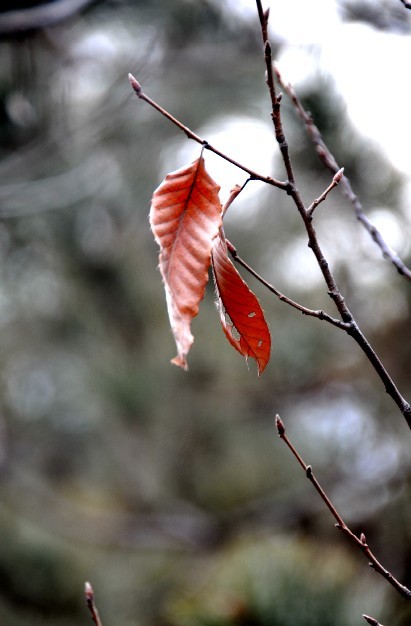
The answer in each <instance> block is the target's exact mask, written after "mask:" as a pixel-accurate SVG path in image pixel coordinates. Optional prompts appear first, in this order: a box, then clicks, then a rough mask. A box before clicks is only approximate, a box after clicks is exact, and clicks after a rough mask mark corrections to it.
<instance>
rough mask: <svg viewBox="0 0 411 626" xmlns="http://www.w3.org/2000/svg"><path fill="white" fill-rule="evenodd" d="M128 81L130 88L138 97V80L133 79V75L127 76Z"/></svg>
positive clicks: (139, 88) (139, 87) (139, 92)
mask: <svg viewBox="0 0 411 626" xmlns="http://www.w3.org/2000/svg"><path fill="white" fill-rule="evenodd" d="M128 80H129V81H130V85H131V86H132V88H133V89H134V91H135V92H136V94H137V95H138V96H139V95H140V94H141V91H142V88H141V85H140V83H139V82H138V80H137V79H136V78H134V76H133V74H129V75H128Z"/></svg>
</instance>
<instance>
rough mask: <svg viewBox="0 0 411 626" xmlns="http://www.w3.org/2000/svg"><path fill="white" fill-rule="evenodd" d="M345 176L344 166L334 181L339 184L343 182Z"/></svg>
mask: <svg viewBox="0 0 411 626" xmlns="http://www.w3.org/2000/svg"><path fill="white" fill-rule="evenodd" d="M343 176H344V168H343V167H342V168H341V169H340V170H338V172H337V173H336V175H335V176H334V178H333V181H334V182H335V183H336V184H337V185H338V183H339V182H341V179H342V177H343Z"/></svg>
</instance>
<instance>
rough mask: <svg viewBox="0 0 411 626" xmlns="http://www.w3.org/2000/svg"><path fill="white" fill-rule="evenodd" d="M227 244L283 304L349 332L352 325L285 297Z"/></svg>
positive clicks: (239, 262) (244, 265)
mask: <svg viewBox="0 0 411 626" xmlns="http://www.w3.org/2000/svg"><path fill="white" fill-rule="evenodd" d="M226 242H227V248H228V250H229V252H230V254H231V256H232V257H233V259H234V261H236V263H238V264H239V265H241V266H242V267H244V269H246V270H247V272H249V273H250V274H251V275H252V276H254V278H256V279H257V280H258V281H259V282H260V283H261V284H262V285H264V287H266V288H267V289H268V290H269V291H271V292H272V293H274V294H275V295H276V296H277V298H278V299H279V300H281V302H285V303H286V304H289V305H290V306H292V307H293V308H294V309H297V310H298V311H300V312H301V313H302V314H303V315H309V316H310V317H317V318H318V319H320V320H325V321H326V322H329V323H330V324H332V325H333V326H337V328H341V330H345V331H347V330H348V329H349V328H350V324H346V323H345V322H342V321H341V320H337V319H335V318H334V317H331V315H328V313H325V311H321V310H317V311H315V310H314V309H308V308H307V307H305V306H303V305H302V304H299V303H298V302H295V301H294V300H291V298H288V297H287V296H285V295H284V294H283V293H281V291H279V290H278V289H276V287H274V286H273V285H271V284H270V283H269V282H267V281H266V280H265V279H264V278H263V277H262V276H260V274H258V273H257V272H256V271H255V270H254V269H253V268H252V267H251V266H250V265H248V263H246V262H245V261H244V260H243V259H242V258H241V257H240V256H239V254H238V252H237V249H236V248H235V247H234V246H233V244H232V243H231V242H230V241H228V239H226Z"/></svg>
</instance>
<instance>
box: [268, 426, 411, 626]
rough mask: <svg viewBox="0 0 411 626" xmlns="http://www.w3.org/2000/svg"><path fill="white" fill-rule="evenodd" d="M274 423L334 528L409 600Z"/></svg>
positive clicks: (408, 593)
mask: <svg viewBox="0 0 411 626" xmlns="http://www.w3.org/2000/svg"><path fill="white" fill-rule="evenodd" d="M275 423H276V427H277V431H278V435H279V437H280V438H281V439H282V440H283V441H284V443H285V444H286V445H287V446H288V448H289V449H290V450H291V452H292V453H293V455H294V456H295V458H296V459H297V461H298V463H299V464H300V465H301V467H302V468H303V470H304V472H305V475H306V476H307V478H308V480H309V481H310V482H311V483H312V485H313V486H314V488H315V490H316V491H317V493H318V494H319V495H320V497H321V499H322V500H323V502H324V503H325V505H326V506H327V508H328V509H329V511H330V512H331V514H332V516H333V517H334V519H335V520H336V522H337V523H336V525H335V526H336V528H338V529H339V530H341V532H342V533H344V535H346V536H347V537H348V538H349V539H350V540H351V542H352V543H354V544H355V545H356V546H357V548H359V549H360V550H361V552H362V553H363V554H364V555H365V556H366V558H367V559H368V561H369V565H370V567H372V569H374V570H375V571H376V572H377V573H378V574H380V575H381V576H383V578H385V579H386V580H387V581H388V582H389V583H390V584H391V585H392V586H393V587H394V589H395V590H396V591H398V593H399V594H401V595H402V596H403V597H404V598H406V599H407V600H411V591H410V590H409V589H408V588H407V587H405V586H404V585H402V584H401V583H400V582H399V581H398V580H397V579H396V578H394V576H393V575H392V574H391V573H390V572H389V571H388V570H386V569H385V568H384V567H383V566H382V565H381V563H380V562H379V561H378V560H377V558H376V557H375V556H374V554H373V553H372V552H371V550H370V548H369V546H368V544H367V540H366V538H365V535H364V534H363V533H361V535H360V537H357V536H356V535H355V534H354V533H353V532H352V531H351V530H350V528H349V527H348V526H347V524H346V523H345V522H344V520H343V518H342V517H341V515H340V514H339V512H338V511H337V509H336V508H335V506H334V504H333V503H332V502H331V500H330V498H329V497H328V495H327V494H326V493H325V491H324V489H323V488H322V487H321V485H320V483H319V482H318V480H317V479H316V477H315V476H314V473H313V470H312V467H311V465H306V464H305V462H304V461H303V459H302V457H301V456H300V454H299V453H298V452H297V450H296V448H295V447H294V446H293V444H292V443H291V441H290V440H289V438H288V437H287V435H286V433H285V427H284V424H283V422H282V420H281V418H280V416H279V415H276V418H275ZM371 623H372V622H371ZM377 623H378V622H375V624H377Z"/></svg>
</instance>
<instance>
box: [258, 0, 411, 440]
mask: <svg viewBox="0 0 411 626" xmlns="http://www.w3.org/2000/svg"><path fill="white" fill-rule="evenodd" d="M256 2H257V9H258V15H259V18H260V25H261V34H262V39H263V43H264V56H265V63H266V69H267V80H266V82H267V85H268V88H269V91H270V97H271V102H272V107H273V111H272V117H273V121H274V126H275V130H276V137H277V141H279V139H280V136H281V141H279V144H280V149H281V154H282V157H283V161H284V166H285V169H286V171H287V173H288V176H289V186H288V189H287V190H286V191H287V193H288V194H289V195H290V196H291V197H292V199H293V201H294V204H295V205H296V207H297V210H298V212H299V213H300V216H301V218H302V220H303V222H304V226H305V229H306V232H307V235H308V246H309V247H310V248H311V250H312V252H313V254H314V256H315V258H316V259H317V263H318V266H319V268H320V270H321V272H322V275H323V278H324V280H325V283H326V285H327V288H328V294H329V296H330V297H331V299H332V300H333V301H334V304H335V306H336V308H337V310H338V312H339V314H340V316H341V319H342V321H343V322H345V323H346V324H349V328H348V329H347V333H348V334H349V335H350V336H351V337H352V338H353V339H354V340H355V341H356V342H357V344H358V345H359V346H360V348H361V349H362V350H363V352H364V353H365V355H366V356H367V358H368V360H369V361H370V363H371V365H372V366H373V367H374V369H375V371H376V372H377V374H378V376H379V377H380V379H381V381H382V382H383V384H384V387H385V390H386V392H387V393H388V394H389V395H390V396H391V398H392V399H393V400H394V402H395V404H396V405H397V406H398V408H399V409H400V411H401V413H402V415H403V416H404V418H405V420H406V422H407V424H408V426H409V428H410V429H411V405H410V403H409V402H407V401H406V400H405V398H403V397H402V395H401V393H400V392H399V390H398V389H397V387H396V386H395V384H394V382H393V380H392V379H391V377H390V375H389V374H388V372H387V370H386V369H385V367H384V365H383V364H382V362H381V360H380V359H379V357H378V355H377V353H376V352H375V350H374V349H373V348H372V346H371V344H370V343H369V341H368V340H367V338H366V337H365V335H364V334H363V332H362V331H361V330H360V328H359V326H358V324H357V323H356V321H355V319H354V316H353V315H352V313H351V311H350V310H349V308H348V306H347V305H346V303H345V300H344V297H343V295H342V293H341V292H340V290H339V288H338V285H337V282H336V280H335V278H334V275H333V273H332V271H331V269H330V267H329V265H328V261H327V259H326V258H325V256H324V254H323V252H322V249H321V247H320V244H319V241H318V237H317V233H316V231H315V228H314V225H313V220H312V215H311V214H310V213H309V210H308V209H307V208H306V207H305V205H304V202H303V200H302V197H301V194H300V192H299V190H298V188H297V185H296V184H295V180H294V175H293V173H292V172H293V169H292V165H291V159H290V155H289V152H288V145H287V142H286V139H285V136H284V132H283V129H282V125H281V116H280V98H279V97H278V96H276V92H275V86H274V70H273V64H272V61H271V47H270V46H269V44H268V39H267V24H268V15H269V12H268V11H265V12H264V11H263V9H262V5H261V0H256ZM267 51H268V52H267ZM317 133H318V129H317ZM318 134H319V133H318ZM321 142H322V140H321ZM323 144H324V142H322V143H321V146H323ZM322 152H323V153H324V155H325V157H326V159H327V161H330V162H332V163H333V164H335V168H333V169H332V171H333V173H334V174H338V172H339V170H340V168H339V167H338V165H337V163H336V162H335V159H334V157H333V156H332V155H331V153H330V152H329V151H327V149H326V148H322ZM343 179H344V176H343V177H342V180H343Z"/></svg>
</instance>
